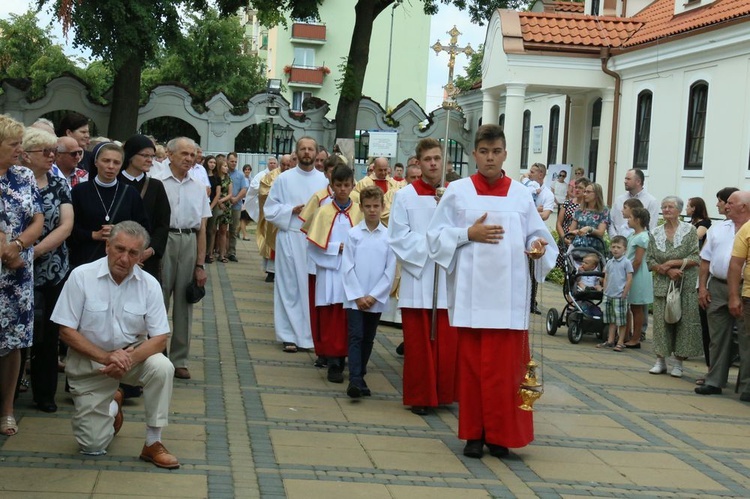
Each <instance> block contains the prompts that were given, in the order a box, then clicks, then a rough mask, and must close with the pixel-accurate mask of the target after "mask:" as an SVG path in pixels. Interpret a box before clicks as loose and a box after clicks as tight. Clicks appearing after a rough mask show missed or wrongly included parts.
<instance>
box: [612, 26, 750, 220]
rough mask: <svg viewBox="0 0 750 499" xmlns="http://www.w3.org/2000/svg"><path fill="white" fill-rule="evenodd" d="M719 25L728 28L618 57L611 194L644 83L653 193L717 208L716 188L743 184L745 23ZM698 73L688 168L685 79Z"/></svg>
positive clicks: (748, 175)
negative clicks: (699, 105) (699, 164)
mask: <svg viewBox="0 0 750 499" xmlns="http://www.w3.org/2000/svg"><path fill="white" fill-rule="evenodd" d="M745 24H748V23H745ZM740 28H741V27H740ZM722 31H729V32H730V33H724V34H721V33H720V32H713V33H707V34H705V35H700V36H695V37H691V38H690V39H687V40H681V41H677V42H672V44H670V45H671V47H670V46H662V47H661V48H660V49H661V52H659V47H655V48H653V49H646V50H645V51H639V52H638V53H633V54H630V55H628V56H620V57H619V58H618V59H617V61H616V62H617V64H618V65H620V66H621V67H622V68H623V69H622V71H621V74H622V76H623V86H622V103H621V115H620V121H619V123H620V133H619V140H618V152H617V171H616V177H615V178H616V179H617V181H616V182H615V188H616V194H619V193H621V192H623V190H624V188H623V186H622V181H621V179H622V178H623V177H624V176H625V172H626V171H627V169H629V168H631V167H632V164H633V148H634V140H635V120H636V104H637V99H638V94H639V93H640V92H641V91H642V90H644V89H648V90H651V92H652V93H653V104H652V111H651V112H652V114H651V137H650V146H649V163H648V173H647V175H648V178H647V180H646V188H647V189H648V191H649V192H651V193H652V194H653V195H654V196H656V197H657V199H661V198H663V197H664V196H667V195H678V196H680V197H682V198H684V199H685V200H686V199H687V198H689V197H694V196H700V197H702V198H703V199H704V200H705V201H706V204H707V206H708V207H709V214H710V215H711V216H718V213H717V211H716V208H715V207H714V205H715V202H716V196H715V195H716V192H717V191H718V190H719V189H721V188H723V187H729V186H733V187H738V188H740V189H743V190H746V189H749V188H750V171H749V170H748V158H749V157H750V98H749V97H748V91H747V90H748V88H750V37H749V34H750V27H745V28H741V29H737V27H735V28H728V29H726V30H722ZM727 35H731V36H727ZM713 46H716V48H713ZM699 80H703V81H706V82H707V83H708V86H709V87H708V109H707V117H706V135H705V142H704V149H703V169H702V170H699V171H695V170H685V169H684V166H683V165H684V160H685V142H686V135H687V132H686V130H687V114H688V101H689V96H690V86H691V85H692V84H693V83H695V82H696V81H699Z"/></svg>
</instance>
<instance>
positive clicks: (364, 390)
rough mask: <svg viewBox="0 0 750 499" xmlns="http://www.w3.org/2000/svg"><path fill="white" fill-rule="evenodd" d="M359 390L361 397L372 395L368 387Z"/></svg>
mask: <svg viewBox="0 0 750 499" xmlns="http://www.w3.org/2000/svg"><path fill="white" fill-rule="evenodd" d="M360 391H361V392H362V396H363V397H372V392H371V391H370V389H369V388H367V387H364V388H362V389H361V390H360Z"/></svg>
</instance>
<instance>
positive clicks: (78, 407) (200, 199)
mask: <svg viewBox="0 0 750 499" xmlns="http://www.w3.org/2000/svg"><path fill="white" fill-rule="evenodd" d="M88 128H89V122H88V119H86V117H85V116H82V115H79V114H77V113H70V114H69V115H68V116H66V117H65V118H63V119H62V120H61V122H60V123H59V124H57V126H55V125H54V124H52V123H50V122H48V121H47V120H39V121H38V122H36V123H34V124H32V125H30V126H29V127H24V125H22V124H21V123H19V122H17V121H15V120H13V119H12V118H10V117H8V116H0V185H1V186H2V201H3V203H0V231H2V237H0V252H1V254H2V271H1V272H0V300H2V306H1V307H0V324H1V325H2V326H0V327H1V329H0V433H2V434H4V435H8V436H11V435H14V434H16V433H17V432H18V425H17V422H16V420H15V417H14V410H13V409H14V397H15V396H16V395H17V394H18V392H20V391H23V390H25V389H27V387H26V386H25V384H24V380H25V377H26V372H27V367H26V363H27V362H26V359H27V357H28V358H29V366H30V367H29V370H30V375H31V392H32V396H33V401H34V404H35V406H36V407H37V409H39V410H40V411H44V412H55V411H56V410H57V405H56V402H55V398H56V391H57V386H58V372H59V371H60V370H63V369H64V372H65V376H66V389H68V390H69V391H70V394H71V396H72V399H73V402H74V406H75V413H74V416H73V419H72V426H73V434H74V437H75V439H76V441H77V442H78V444H79V446H80V450H81V452H82V453H84V454H86V455H101V454H104V453H106V449H107V447H108V445H109V444H110V442H111V441H112V439H113V438H114V436H115V435H116V434H117V433H118V432H119V430H120V428H121V426H122V423H123V419H124V415H123V412H122V403H123V400H124V399H125V398H127V397H132V396H141V395H142V396H143V401H144V407H145V412H146V435H145V442H144V446H143V449H142V452H141V455H140V458H141V459H143V460H145V461H148V462H152V463H154V464H155V465H156V466H158V467H162V468H168V469H174V468H177V467H179V461H178V459H177V458H176V457H175V456H173V455H172V454H170V453H169V451H168V450H167V449H166V447H165V446H164V445H163V443H162V442H161V431H162V429H163V428H164V427H165V426H166V425H167V423H168V413H169V403H170V398H171V393H172V386H173V380H174V378H177V379H190V377H191V374H190V370H189V364H188V359H189V358H190V339H191V335H192V323H193V320H192V314H193V306H194V304H195V303H196V302H197V301H198V300H199V299H200V297H201V296H200V290H201V289H202V288H203V286H204V285H205V284H206V282H207V273H206V267H205V265H206V264H211V263H214V262H217V264H218V263H222V264H227V265H229V264H230V262H237V261H238V258H237V239H238V238H240V237H242V238H243V239H245V240H248V239H249V238H248V224H249V223H250V222H251V221H254V222H255V224H256V227H255V228H256V230H255V241H256V243H257V246H258V250H259V253H260V255H261V256H262V257H263V270H264V272H265V273H266V281H267V282H269V283H273V295H274V330H275V335H276V339H277V340H278V342H279V346H280V348H281V349H282V350H283V351H284V352H287V353H290V354H293V353H295V352H298V351H301V350H313V351H314V352H315V354H316V357H317V358H316V360H315V365H316V366H317V367H319V368H326V369H327V379H328V380H329V381H330V382H332V383H344V381H345V375H344V373H345V372H346V370H347V367H348V384H347V385H346V389H345V392H346V394H347V396H348V397H351V398H352V399H360V398H362V397H368V396H370V395H372V391H371V389H370V387H369V386H368V385H367V381H366V375H367V366H368V361H369V358H370V355H371V353H372V349H373V345H374V340H375V335H376V332H377V327H378V324H379V322H380V320H381V318H383V314H385V315H386V316H390V315H391V314H394V313H395V312H394V311H395V310H399V311H400V317H401V322H402V326H403V344H402V345H401V346H400V347H399V352H400V353H401V354H403V356H404V371H403V404H404V405H405V406H407V407H409V408H410V410H411V411H412V412H414V413H415V414H419V415H425V414H428V413H430V412H431V411H433V410H434V408H436V407H438V406H442V405H450V404H453V403H456V402H458V404H459V428H458V435H459V438H461V439H463V440H466V445H465V447H464V454H465V455H466V456H469V457H475V458H478V457H481V456H482V455H483V453H484V449H485V447H486V448H487V449H488V451H489V453H490V454H491V455H493V456H497V457H504V456H506V455H507V454H508V452H509V448H514V447H522V446H525V445H527V444H528V443H529V442H531V440H532V439H533V422H532V416H531V413H530V412H528V411H524V410H522V409H521V408H520V407H519V406H520V405H521V399H520V396H519V386H520V385H521V384H522V383H523V382H524V376H525V375H526V374H527V371H526V364H527V362H528V360H529V358H530V354H531V352H530V350H529V341H528V327H529V315H530V314H532V313H540V310H539V305H540V304H538V303H537V301H536V286H537V282H538V281H543V280H544V278H545V276H546V274H547V272H548V271H549V270H550V269H551V268H553V267H554V266H555V265H563V262H564V258H563V256H562V255H564V254H565V253H566V252H567V251H568V250H569V248H572V247H589V248H593V249H595V250H597V251H598V253H599V254H600V255H602V258H606V257H609V260H608V261H607V263H606V266H604V265H605V264H604V262H600V261H599V260H598V259H597V260H596V261H594V260H591V259H589V260H587V261H584V262H583V264H584V265H589V266H592V267H596V266H598V265H599V264H601V265H602V266H604V281H603V282H587V283H586V284H585V285H586V286H588V285H591V286H594V287H596V286H599V287H600V288H601V289H602V291H603V293H604V296H605V300H604V302H603V303H604V308H605V310H604V319H605V322H606V323H608V324H610V334H609V337H608V338H607V341H605V342H603V343H602V344H600V345H599V347H601V348H612V349H613V350H615V351H618V352H621V351H624V350H626V349H628V348H640V346H641V341H642V339H643V338H644V337H643V335H642V331H645V328H646V325H647V321H648V315H649V314H648V311H649V307H651V306H653V319H652V322H653V331H654V332H653V345H654V347H653V351H654V354H655V355H656V362H655V365H654V367H653V368H652V369H651V370H650V372H651V373H653V374H661V373H665V372H667V370H668V368H667V362H668V359H669V358H670V357H671V360H669V362H670V367H671V372H670V374H671V375H672V376H675V377H680V376H682V361H683V360H684V359H686V358H689V357H695V356H698V355H700V354H701V353H703V355H704V356H705V359H706V365H707V374H706V376H705V377H704V378H703V379H701V380H699V383H700V384H699V386H696V388H695V390H696V392H697V393H699V394H719V393H721V391H722V389H723V388H724V387H725V386H726V384H727V381H728V379H727V378H728V371H729V367H730V366H731V364H732V361H733V356H732V352H733V350H732V331H733V328H735V326H736V327H737V328H738V331H739V334H738V338H739V345H740V354H741V355H742V360H743V363H742V366H741V371H740V378H741V379H740V387H741V389H742V393H741V399H742V400H743V401H750V360H748V359H750V341H748V335H747V333H745V330H744V327H743V322H742V315H743V314H750V304H748V303H747V300H750V284H748V285H744V287H743V286H741V281H742V273H743V272H750V271H749V270H743V265H744V263H745V262H746V261H750V228H749V229H747V230H745V229H741V228H742V227H743V224H744V223H745V222H746V221H748V220H749V219H750V194H749V193H745V192H741V191H738V190H737V189H734V188H727V189H723V190H722V191H720V192H719V193H717V199H718V200H719V202H718V204H717V206H718V208H719V212H720V213H721V214H722V215H726V217H727V219H726V220H725V221H721V222H719V223H716V222H715V223H714V224H713V226H712V224H711V220H710V218H709V217H708V214H707V210H706V206H705V202H704V201H703V200H702V199H700V198H690V200H689V201H688V206H687V213H688V216H689V217H690V222H683V221H682V220H681V218H680V214H681V213H682V211H683V201H682V200H681V199H680V198H678V197H675V196H669V197H667V198H665V199H664V200H662V202H661V204H659V203H658V202H657V201H656V200H655V199H654V198H653V196H651V195H649V194H648V193H647V191H646V190H645V189H644V179H645V178H644V175H643V172H642V171H640V170H637V169H633V170H630V171H628V172H627V174H626V176H625V190H626V192H625V193H624V194H623V195H621V196H619V197H617V198H616V199H615V201H614V203H613V205H612V207H611V209H610V208H608V207H607V206H606V205H605V203H604V199H603V193H602V188H601V186H599V185H598V184H596V183H592V182H590V181H589V180H588V179H587V178H586V177H585V176H584V174H583V171H582V170H580V169H576V170H575V172H574V173H575V174H574V178H573V179H572V180H571V181H570V182H567V180H566V178H567V177H566V176H560V175H558V176H557V177H556V178H555V180H554V181H553V182H552V184H553V185H552V188H550V187H549V186H548V185H546V184H545V178H546V175H547V170H546V167H545V165H543V164H539V163H537V164H534V165H532V166H531V168H530V169H529V172H528V174H527V175H524V177H523V178H521V179H520V181H515V180H512V179H510V178H509V177H507V176H506V175H505V172H504V171H503V169H502V167H503V162H504V161H505V158H506V156H507V152H506V150H505V137H504V135H503V132H502V128H500V127H497V126H493V125H486V126H482V127H480V128H479V130H478V131H477V135H476V140H475V144H474V151H473V157H474V159H475V161H476V164H477V173H475V174H474V175H471V176H469V177H466V178H460V176H458V175H456V174H455V173H454V172H449V173H450V174H449V175H446V174H444V169H445V168H444V164H445V162H444V157H443V155H444V151H443V149H442V146H441V144H440V142H438V141H435V140H433V139H423V140H421V141H420V142H419V143H418V144H417V146H416V150H415V155H414V156H412V157H411V158H409V160H408V161H407V164H406V165H402V164H400V163H397V164H395V165H394V167H393V169H391V166H390V163H389V160H388V159H387V158H374V159H373V161H372V163H371V165H370V168H368V172H369V174H368V175H366V176H365V177H364V178H363V179H362V180H360V181H358V182H355V175H354V170H353V169H352V168H351V167H350V166H349V165H348V164H347V160H346V159H345V158H344V157H343V156H341V155H339V154H335V153H334V154H329V153H328V151H327V150H326V149H325V148H323V147H320V146H319V145H318V144H317V143H316V141H315V140H314V139H312V138H310V137H302V138H300V139H299V140H298V141H297V143H296V148H295V151H294V152H293V153H291V154H287V155H283V156H281V157H280V158H276V157H269V158H267V160H266V168H264V169H263V170H262V171H260V172H258V173H256V174H255V175H253V174H252V166H251V165H245V166H243V167H242V168H238V155H237V153H234V152H230V153H228V154H226V155H225V154H217V155H208V156H205V157H204V156H203V152H202V150H201V148H200V147H199V146H198V145H197V144H196V143H195V142H194V141H193V140H191V139H189V138H186V137H177V138H174V139H172V140H170V141H169V142H168V143H167V144H164V145H161V144H157V143H156V141H155V140H154V139H153V138H151V137H148V136H144V135H134V136H132V137H130V138H129V139H128V140H126V141H125V142H124V143H122V144H120V143H118V142H115V141H110V140H108V139H106V138H96V139H93V140H92V139H91V138H90V136H89V135H90V134H89V129H88ZM557 184H560V185H557ZM555 211H557V221H556V222H557V223H556V230H557V233H558V236H559V237H558V242H557V244H555V242H554V239H553V237H552V234H551V233H550V231H549V230H548V228H547V223H551V220H550V217H551V215H552V214H553V213H554V212H555ZM660 211H661V215H662V217H663V223H662V224H659V223H658V219H659V212H660ZM608 242H609V244H608ZM701 248H702V249H701ZM610 252H611V255H610ZM586 269H587V268H586V267H584V270H586ZM745 269H747V267H746V266H745ZM675 282H679V283H681V286H680V289H681V296H680V298H679V299H680V300H681V304H682V307H681V310H682V313H681V317H680V318H679V320H677V321H667V320H665V314H666V313H667V312H666V309H667V307H668V306H671V305H670V304H668V303H667V301H668V298H667V295H668V290H669V288H670V283H675ZM746 282H750V281H746ZM671 287H674V286H671ZM524 289H525V290H526V292H523V293H519V292H517V291H518V290H524ZM196 295H197V296H196ZM698 303H699V304H700V307H696V306H695V305H696V304H698ZM541 305H544V304H541ZM745 305H747V306H745ZM168 312H171V328H170V323H169V320H168ZM748 324H750V321H748Z"/></svg>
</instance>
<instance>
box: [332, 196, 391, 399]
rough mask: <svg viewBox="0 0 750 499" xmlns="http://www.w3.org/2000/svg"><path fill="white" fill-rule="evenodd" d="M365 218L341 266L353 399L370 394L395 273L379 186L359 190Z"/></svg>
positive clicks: (351, 233)
mask: <svg viewBox="0 0 750 499" xmlns="http://www.w3.org/2000/svg"><path fill="white" fill-rule="evenodd" d="M359 199H360V206H361V208H362V211H363V212H364V216H365V219H364V220H363V221H362V222H360V223H359V224H357V225H356V226H354V227H352V228H351V229H350V230H349V235H348V237H347V239H346V242H345V243H344V255H343V260H342V262H341V268H342V273H343V278H344V292H345V293H346V301H345V302H344V308H345V309H346V318H347V321H348V322H349V386H348V387H347V389H346V394H347V395H349V396H350V397H352V398H359V397H361V396H363V395H364V396H368V395H370V389H369V388H368V387H367V383H366V382H365V374H367V362H368V361H369V360H370V354H371V353H372V347H373V343H374V341H375V332H376V330H377V327H378V321H379V320H380V314H381V313H382V312H383V310H384V309H385V304H386V302H387V301H388V295H389V294H390V291H391V287H392V286H393V279H394V277H395V274H396V256H395V255H394V254H393V251H391V248H390V246H388V234H387V233H386V228H385V226H384V225H383V224H382V223H381V222H380V216H381V214H382V213H383V191H381V190H380V188H379V187H377V186H374V185H373V186H370V187H366V188H364V189H363V190H362V191H360V193H359Z"/></svg>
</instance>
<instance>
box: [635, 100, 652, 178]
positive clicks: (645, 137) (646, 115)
mask: <svg viewBox="0 0 750 499" xmlns="http://www.w3.org/2000/svg"><path fill="white" fill-rule="evenodd" d="M652 101H653V94H652V93H651V91H650V90H644V91H643V92H641V93H639V94H638V104H637V105H638V108H637V110H636V115H635V148H634V150H633V168H640V169H641V170H646V169H648V147H649V142H650V140H651V103H652Z"/></svg>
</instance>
